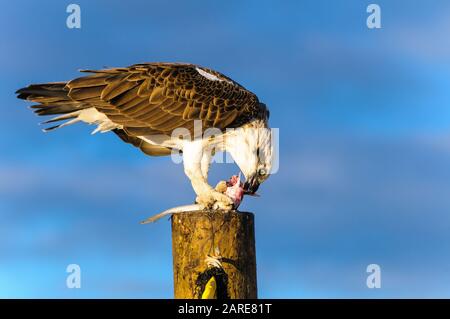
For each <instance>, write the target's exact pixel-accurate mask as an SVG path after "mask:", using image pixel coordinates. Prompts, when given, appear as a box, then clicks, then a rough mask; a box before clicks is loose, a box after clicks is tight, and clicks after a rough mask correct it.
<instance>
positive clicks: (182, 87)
mask: <svg viewBox="0 0 450 319" xmlns="http://www.w3.org/2000/svg"><path fill="white" fill-rule="evenodd" d="M81 72H86V73H88V74H87V75H86V76H83V77H79V78H76V79H73V80H71V81H68V82H52V83H45V84H32V85H29V86H28V87H25V88H22V89H20V90H18V91H17V92H16V93H17V94H18V98H20V99H25V100H28V101H32V102H35V103H37V104H35V105H32V106H31V108H32V109H34V110H35V113H36V114H37V115H52V116H54V117H53V118H51V119H50V120H47V121H46V122H44V123H45V124H48V123H59V124H57V125H56V126H51V127H48V128H46V129H44V131H51V130H54V129H56V128H60V127H63V126H67V125H70V124H73V123H76V122H80V121H81V122H85V123H88V124H94V125H97V126H96V128H95V130H94V131H93V132H92V133H96V132H109V131H111V132H113V133H115V134H117V135H118V136H119V137H120V138H121V139H122V140H123V141H124V142H126V143H130V144H132V145H133V146H135V147H138V148H140V149H141V150H142V151H143V152H144V153H145V154H147V155H150V156H164V155H170V154H172V152H177V154H179V153H180V152H181V154H182V157H183V164H184V172H185V173H186V175H187V177H188V178H189V179H190V181H191V183H192V187H193V189H194V191H195V193H196V194H197V198H196V201H197V203H201V204H202V206H203V207H210V208H213V207H214V208H217V209H223V210H231V209H233V204H234V203H233V199H232V198H230V197H229V196H227V195H226V192H223V191H222V192H221V191H218V190H216V189H215V188H213V187H212V186H210V185H209V184H208V181H207V178H208V170H209V166H210V163H211V159H212V156H213V155H214V152H216V151H226V152H228V153H229V154H230V155H231V156H232V158H233V159H234V161H235V162H236V164H237V165H238V166H239V168H240V170H241V171H242V173H243V175H244V177H245V183H244V184H243V186H242V188H243V191H244V193H245V194H254V193H255V192H256V191H257V189H258V187H259V185H260V184H261V183H262V182H263V181H265V180H266V179H267V178H268V176H269V174H270V171H271V168H272V153H273V151H272V136H271V130H270V129H269V126H268V119H269V111H268V109H267V107H266V105H265V104H263V103H261V102H259V100H258V97H257V96H256V95H255V94H253V93H252V92H250V91H248V90H247V89H245V88H244V87H243V86H242V85H240V84H238V83H237V82H235V81H233V80H232V79H230V78H229V77H227V76H225V75H223V74H221V73H219V72H217V71H214V70H212V69H209V68H205V67H201V66H198V65H194V64H188V63H142V64H135V65H132V66H129V67H125V68H110V69H103V70H81ZM60 121H65V122H62V123H61V122H60ZM208 131H209V132H213V133H212V134H208Z"/></svg>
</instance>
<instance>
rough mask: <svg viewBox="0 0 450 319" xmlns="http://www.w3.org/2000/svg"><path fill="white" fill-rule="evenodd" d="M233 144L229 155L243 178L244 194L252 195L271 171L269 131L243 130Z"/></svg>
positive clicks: (270, 139) (270, 138)
mask: <svg viewBox="0 0 450 319" xmlns="http://www.w3.org/2000/svg"><path fill="white" fill-rule="evenodd" d="M233 144H234V147H233V150H232V152H231V155H232V156H233V159H234V160H235V162H236V164H237V165H238V166H239V168H240V169H241V171H242V173H243V174H244V176H245V183H244V192H245V194H248V195H254V194H255V193H256V191H257V190H258V188H259V186H260V185H261V184H262V183H263V182H264V181H265V180H267V178H268V177H269V176H270V172H271V170H272V153H273V151H272V134H271V130H270V129H269V128H245V129H244V130H243V133H240V134H238V135H236V141H235V143H233Z"/></svg>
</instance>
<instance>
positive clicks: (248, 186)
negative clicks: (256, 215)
mask: <svg viewBox="0 0 450 319" xmlns="http://www.w3.org/2000/svg"><path fill="white" fill-rule="evenodd" d="M258 188H259V182H258V180H257V179H256V178H255V177H252V178H250V179H248V180H246V181H245V183H244V194H245V195H251V196H252V195H254V196H257V194H256V191H257V190H258Z"/></svg>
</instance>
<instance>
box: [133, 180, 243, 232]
mask: <svg viewBox="0 0 450 319" xmlns="http://www.w3.org/2000/svg"><path fill="white" fill-rule="evenodd" d="M225 194H226V195H227V196H228V197H230V198H231V200H232V201H233V208H234V209H237V208H238V207H239V205H240V204H241V202H242V199H243V198H244V184H243V183H242V182H241V175H240V174H239V175H233V176H231V178H230V180H229V181H227V182H226V189H225ZM205 208H206V207H204V206H203V205H201V204H191V205H183V206H177V207H173V208H170V209H168V210H165V211H163V212H161V213H159V214H156V215H154V216H152V217H150V218H148V219H146V220H144V221H142V222H141V224H149V223H154V222H156V221H157V220H158V219H160V218H162V217H164V216H168V215H172V214H177V213H183V212H193V211H199V210H203V209H205Z"/></svg>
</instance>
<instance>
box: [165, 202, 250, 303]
mask: <svg viewBox="0 0 450 319" xmlns="http://www.w3.org/2000/svg"><path fill="white" fill-rule="evenodd" d="M217 252H218V253H219V254H220V256H221V258H220V261H221V264H222V266H223V268H222V269H219V268H209V267H208V265H207V263H206V262H205V258H206V257H207V256H208V255H214V253H217ZM172 253H173V272H174V286H175V287H174V288H175V289H174V290H175V298H177V299H198V298H200V297H201V296H202V293H203V290H204V289H205V284H206V282H207V281H208V279H209V278H211V276H212V275H214V276H215V280H216V282H217V288H216V289H217V298H218V299H222V298H231V299H249V298H257V289H256V256H255V225H254V216H253V214H252V213H245V212H236V211H231V212H222V211H214V210H209V211H208V210H205V211H196V212H186V213H178V214H175V215H173V216H172Z"/></svg>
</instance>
